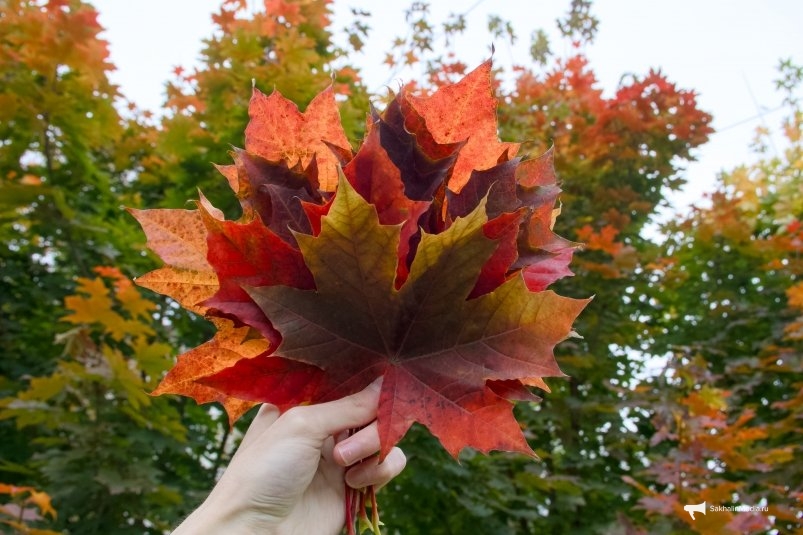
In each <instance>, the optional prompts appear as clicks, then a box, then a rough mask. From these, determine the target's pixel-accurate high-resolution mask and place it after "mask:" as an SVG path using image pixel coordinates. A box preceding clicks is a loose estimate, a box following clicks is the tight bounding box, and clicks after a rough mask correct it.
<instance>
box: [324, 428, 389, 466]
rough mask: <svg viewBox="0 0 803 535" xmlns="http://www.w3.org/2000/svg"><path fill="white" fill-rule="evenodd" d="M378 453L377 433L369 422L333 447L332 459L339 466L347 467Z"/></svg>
mask: <svg viewBox="0 0 803 535" xmlns="http://www.w3.org/2000/svg"><path fill="white" fill-rule="evenodd" d="M378 451H379V431H378V430H377V427H376V422H371V423H370V424H368V425H367V426H366V427H364V428H362V429H360V430H359V431H358V432H356V433H354V434H353V435H351V436H350V437H348V438H345V439H343V440H342V441H341V442H339V443H338V444H337V445H336V446H335V450H334V452H333V453H334V459H335V462H337V463H338V464H339V465H341V466H349V465H352V464H354V463H356V462H357V461H361V460H363V459H365V458H366V457H370V456H371V455H373V454H375V453H376V452H378Z"/></svg>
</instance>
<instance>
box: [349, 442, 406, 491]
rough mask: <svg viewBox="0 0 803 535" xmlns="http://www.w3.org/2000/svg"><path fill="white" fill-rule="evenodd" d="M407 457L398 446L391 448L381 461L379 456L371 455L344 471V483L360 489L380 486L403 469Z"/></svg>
mask: <svg viewBox="0 0 803 535" xmlns="http://www.w3.org/2000/svg"><path fill="white" fill-rule="evenodd" d="M406 465H407V457H405V455H404V452H403V451H402V450H400V449H399V448H393V449H392V450H390V452H389V453H388V454H387V456H386V457H385V459H384V460H383V461H382V462H379V457H371V458H370V459H366V460H365V461H363V462H361V463H360V464H357V465H355V466H353V467H351V468H350V469H349V470H348V471H347V472H346V483H348V485H349V486H350V487H352V488H355V489H362V488H365V487H368V486H370V485H373V486H374V487H377V488H378V487H381V486H383V485H386V484H387V483H388V482H389V481H390V480H391V479H393V478H394V477H396V476H397V475H399V474H400V473H401V471H402V470H404V467H405V466H406Z"/></svg>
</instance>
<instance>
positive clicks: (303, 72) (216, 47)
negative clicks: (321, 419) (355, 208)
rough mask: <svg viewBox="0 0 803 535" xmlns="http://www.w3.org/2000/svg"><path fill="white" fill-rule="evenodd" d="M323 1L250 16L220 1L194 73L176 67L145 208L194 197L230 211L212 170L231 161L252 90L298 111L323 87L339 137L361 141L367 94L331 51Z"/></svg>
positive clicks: (282, 2) (280, 1)
mask: <svg viewBox="0 0 803 535" xmlns="http://www.w3.org/2000/svg"><path fill="white" fill-rule="evenodd" d="M330 4H331V1H330V0H315V1H312V2H300V1H295V0H266V1H265V2H264V11H257V12H255V13H253V14H249V12H248V6H247V2H246V1H245V0H225V1H224V2H223V3H222V6H221V8H220V11H219V12H218V13H216V14H215V15H214V16H213V21H214V22H215V24H216V30H215V34H214V36H212V37H210V38H209V39H207V40H206V41H205V45H204V49H203V50H202V52H201V62H202V65H201V66H200V67H199V68H198V69H196V70H195V71H194V72H192V73H188V72H185V71H184V69H183V68H181V67H177V68H176V70H175V74H176V77H175V79H174V80H172V81H170V82H169V83H168V84H167V102H166V109H167V110H168V116H167V117H165V118H164V119H163V121H162V124H161V128H160V135H159V136H158V138H157V139H156V140H155V142H154V145H155V150H154V154H155V156H153V157H152V158H151V159H149V160H148V161H147V162H145V170H144V172H143V173H141V174H140V175H139V177H138V188H139V191H140V193H141V195H142V199H143V202H144V204H146V205H147V206H155V205H162V206H169V207H179V206H184V204H185V203H186V202H187V200H188V199H192V198H194V197H195V196H196V191H197V189H201V190H202V191H203V192H204V194H205V195H207V196H208V197H209V198H210V200H212V201H213V202H214V203H215V205H216V206H220V207H221V209H223V210H224V212H226V213H230V212H232V211H235V213H236V208H235V204H236V203H235V202H234V199H233V197H232V196H231V195H230V194H229V192H228V189H227V188H226V186H225V184H223V185H221V184H220V181H219V180H218V177H219V174H218V173H217V171H216V170H215V169H214V167H213V166H212V165H211V164H212V163H218V164H224V163H228V162H229V161H230V160H231V157H230V156H229V155H228V151H230V150H231V148H232V147H241V146H242V143H243V137H242V133H243V132H244V131H245V127H246V124H247V123H248V102H249V99H250V97H251V91H252V88H258V89H260V90H262V91H263V92H265V93H270V92H271V91H273V90H277V91H280V92H281V93H282V94H283V95H285V96H286V97H287V98H289V99H290V100H292V101H293V102H295V103H296V104H297V105H298V106H299V107H300V109H302V110H303V109H304V108H305V107H306V106H307V104H309V102H310V101H311V100H312V98H313V97H314V96H315V95H317V94H318V93H319V92H320V91H321V90H322V89H324V88H325V87H327V86H328V85H332V87H333V90H334V91H335V93H336V94H337V96H338V100H339V101H340V102H341V103H342V104H341V106H340V113H341V116H342V117H343V123H344V128H345V130H346V132H347V134H348V135H349V137H350V139H352V140H353V141H355V142H356V141H358V140H359V139H360V138H361V136H362V133H363V131H364V122H365V117H366V113H367V111H366V110H368V107H369V104H368V94H367V91H366V90H365V88H364V87H363V86H362V85H361V83H360V78H359V75H358V74H357V71H356V70H355V69H354V68H352V67H350V66H349V65H348V64H347V63H346V61H345V60H346V56H345V54H346V52H345V51H344V50H341V49H338V48H336V47H335V46H334V44H333V42H332V34H331V30H330V29H329V24H330V20H329V17H330Z"/></svg>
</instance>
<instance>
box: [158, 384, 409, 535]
mask: <svg viewBox="0 0 803 535" xmlns="http://www.w3.org/2000/svg"><path fill="white" fill-rule="evenodd" d="M380 385H381V382H379V381H376V382H374V383H373V384H371V385H369V386H368V387H367V388H365V390H363V391H361V392H358V393H356V394H354V395H352V396H348V397H345V398H343V399H340V400H337V401H331V402H329V403H321V404H318V405H309V406H302V407H294V408H292V409H290V410H288V411H286V412H285V413H284V414H282V415H279V412H278V410H277V409H276V408H275V407H273V406H272V405H264V406H263V407H262V408H261V409H260V411H259V414H257V416H256V418H254V421H253V423H252V424H251V427H250V428H249V429H248V432H247V433H246V435H245V437H244V438H243V441H242V444H241V445H240V448H239V449H238V450H237V452H236V453H235V455H234V457H233V458H232V461H231V463H230V464H229V466H228V468H227V469H226V472H225V473H224V474H223V477H222V478H221V479H220V481H219V482H218V484H217V485H216V486H215V488H214V490H213V491H212V493H211V494H210V495H209V497H208V498H207V499H206V501H204V503H203V504H201V506H200V507H199V508H198V509H197V510H196V511H195V512H194V513H193V514H192V515H190V516H189V517H188V518H187V519H186V520H185V521H184V522H183V523H182V524H181V525H180V526H179V527H178V528H177V529H176V530H175V531H174V532H173V535H187V534H190V535H202V534H206V533H210V534H212V533H214V534H220V533H226V534H227V535H229V534H231V535H237V534H250V533H260V534H262V533H265V534H282V535H284V534H295V533H298V534H304V535H307V534H315V535H318V534H321V535H324V534H327V533H332V534H336V533H339V532H340V530H341V528H342V527H343V524H344V522H345V505H344V503H345V502H344V500H345V486H344V480H345V482H346V483H347V484H348V485H349V486H351V487H353V488H363V487H367V486H370V485H374V486H377V487H378V486H382V485H384V484H386V483H387V482H388V481H390V480H391V479H392V478H394V477H395V476H397V475H398V474H399V473H400V472H401V471H402V469H403V468H404V465H405V463H406V460H405V457H404V454H403V453H402V451H401V450H400V449H398V448H393V450H392V451H391V452H390V453H389V454H388V455H387V456H386V457H385V459H384V460H383V461H382V462H381V463H379V462H378V457H377V456H375V453H377V452H378V451H379V434H378V432H377V428H376V422H375V421H374V420H375V418H376V409H377V404H378V402H379V389H380ZM362 426H366V427H364V428H363V429H361V430H360V431H358V432H357V433H355V434H354V435H352V436H350V437H346V436H345V433H346V432H347V431H348V430H349V429H354V428H359V427H362ZM336 439H340V440H336ZM360 461H363V462H360Z"/></svg>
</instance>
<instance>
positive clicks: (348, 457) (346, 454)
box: [336, 442, 355, 466]
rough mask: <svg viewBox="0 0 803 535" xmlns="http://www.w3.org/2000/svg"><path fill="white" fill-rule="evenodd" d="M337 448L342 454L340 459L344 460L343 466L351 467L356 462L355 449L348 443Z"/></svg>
mask: <svg viewBox="0 0 803 535" xmlns="http://www.w3.org/2000/svg"><path fill="white" fill-rule="evenodd" d="M336 447H337V451H338V453H340V458H341V459H343V464H344V465H345V466H349V465H350V464H351V463H353V462H354V461H355V459H354V448H352V447H351V446H350V445H349V443H348V442H345V443H340V444H338V445H337V446H336Z"/></svg>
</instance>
